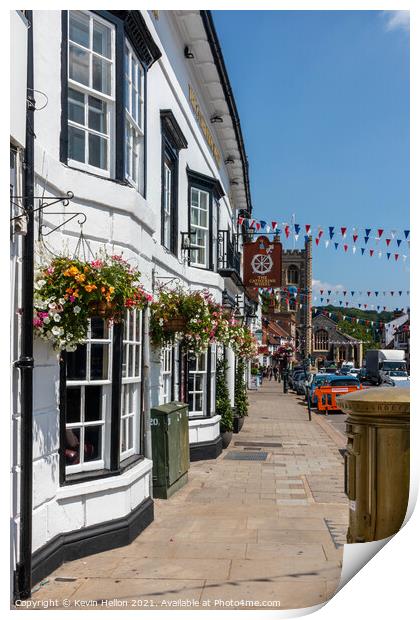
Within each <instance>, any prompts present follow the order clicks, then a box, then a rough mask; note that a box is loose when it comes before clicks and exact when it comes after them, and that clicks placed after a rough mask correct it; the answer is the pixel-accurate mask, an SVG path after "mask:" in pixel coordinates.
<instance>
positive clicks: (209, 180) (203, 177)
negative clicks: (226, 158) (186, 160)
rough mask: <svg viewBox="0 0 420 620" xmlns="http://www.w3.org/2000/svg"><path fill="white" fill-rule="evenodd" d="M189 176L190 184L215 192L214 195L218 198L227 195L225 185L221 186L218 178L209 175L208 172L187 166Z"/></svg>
mask: <svg viewBox="0 0 420 620" xmlns="http://www.w3.org/2000/svg"><path fill="white" fill-rule="evenodd" d="M187 176H188V181H189V183H190V185H193V186H194V187H195V185H197V186H198V188H199V189H201V188H202V189H206V190H207V191H209V192H211V193H212V194H213V197H214V198H215V199H216V200H220V198H223V196H224V195H225V192H224V190H223V187H222V186H221V184H220V182H219V180H218V179H215V178H214V177H209V176H208V175H207V174H203V173H202V172H197V171H196V170H191V168H189V167H188V166H187Z"/></svg>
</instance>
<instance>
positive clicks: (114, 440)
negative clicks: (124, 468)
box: [110, 323, 123, 472]
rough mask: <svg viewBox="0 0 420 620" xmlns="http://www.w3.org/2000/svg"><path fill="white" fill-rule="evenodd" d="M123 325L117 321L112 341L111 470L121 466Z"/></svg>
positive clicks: (116, 469) (113, 470)
mask: <svg viewBox="0 0 420 620" xmlns="http://www.w3.org/2000/svg"><path fill="white" fill-rule="evenodd" d="M122 356H123V326H122V324H121V323H115V324H114V329H113V343H112V387H111V429H110V435H111V445H110V452H111V453H110V470H111V471H112V472H115V471H118V470H119V467H120V429H121V386H122Z"/></svg>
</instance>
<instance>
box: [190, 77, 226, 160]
mask: <svg viewBox="0 0 420 620" xmlns="http://www.w3.org/2000/svg"><path fill="white" fill-rule="evenodd" d="M188 88H189V95H190V103H191V107H192V109H193V111H194V114H195V116H196V119H197V120H198V124H199V125H200V127H201V131H202V132H203V135H204V137H205V139H206V142H207V144H208V145H209V147H210V150H211V152H212V154H213V157H214V159H215V160H216V163H217V166H218V167H219V168H220V162H221V160H222V156H221V154H220V151H219V149H218V148H217V146H216V144H215V142H214V140H213V136H212V134H211V131H210V129H209V128H208V126H207V123H206V121H205V119H204V116H203V113H202V111H201V109H200V105H199V103H198V100H197V95H196V94H195V92H194V89H193V87H192V86H191V84H189V85H188Z"/></svg>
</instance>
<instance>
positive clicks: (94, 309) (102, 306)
mask: <svg viewBox="0 0 420 620" xmlns="http://www.w3.org/2000/svg"><path fill="white" fill-rule="evenodd" d="M88 308H89V316H100V317H102V318H108V317H112V316H114V315H115V304H114V303H112V302H111V301H90V302H89V306H88Z"/></svg>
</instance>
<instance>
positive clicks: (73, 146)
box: [69, 126, 85, 162]
mask: <svg viewBox="0 0 420 620" xmlns="http://www.w3.org/2000/svg"><path fill="white" fill-rule="evenodd" d="M69 159H74V160H76V161H82V162H84V161H85V132H84V131H82V130H81V129H77V128H76V127H71V126H69Z"/></svg>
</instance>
